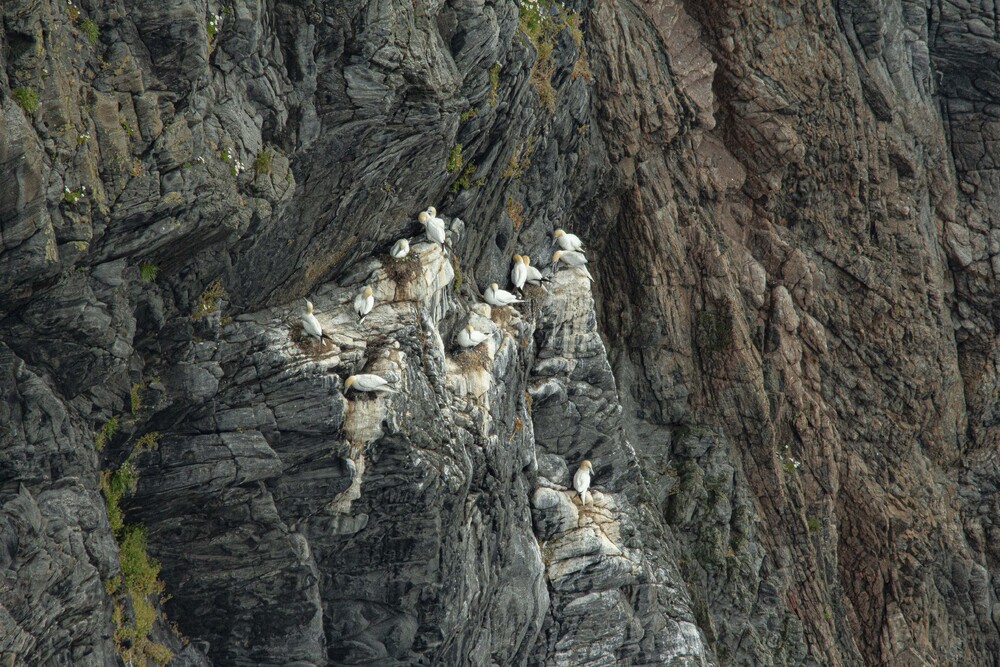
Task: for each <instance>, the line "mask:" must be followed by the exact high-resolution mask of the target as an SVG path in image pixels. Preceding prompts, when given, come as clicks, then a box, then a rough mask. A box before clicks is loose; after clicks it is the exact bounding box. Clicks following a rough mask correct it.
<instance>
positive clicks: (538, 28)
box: [519, 0, 590, 112]
mask: <svg viewBox="0 0 1000 667" xmlns="http://www.w3.org/2000/svg"><path fill="white" fill-rule="evenodd" d="M519 23H520V26H521V32H523V33H524V35H525V36H526V37H527V38H528V41H530V42H531V45H532V46H534V47H535V53H536V54H537V58H536V59H535V64H534V65H533V66H532V67H531V83H532V84H533V85H534V86H535V90H536V91H537V92H538V97H539V99H540V100H541V102H542V104H543V105H544V106H545V108H546V109H548V110H549V112H554V111H555V109H556V91H555V88H553V87H552V75H553V74H555V59H554V58H553V57H552V51H553V49H555V45H556V38H557V37H558V35H559V33H560V32H562V31H563V30H569V32H570V36H571V37H572V38H573V41H574V42H575V43H576V45H577V48H578V49H579V50H580V58H579V59H578V61H577V64H576V65H575V66H574V68H573V70H574V72H575V73H576V76H586V77H588V80H589V77H590V67H589V65H588V64H587V63H586V52H585V51H584V49H583V31H582V30H581V28H580V16H579V14H576V13H575V12H571V11H569V10H567V9H564V8H562V7H561V6H560V5H559V4H558V3H557V2H553V0H538V2H537V3H524V4H522V5H521V9H520V15H519ZM579 60H584V63H583V64H582V65H580V64H579ZM574 78H575V77H574Z"/></svg>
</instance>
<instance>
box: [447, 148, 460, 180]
mask: <svg viewBox="0 0 1000 667" xmlns="http://www.w3.org/2000/svg"><path fill="white" fill-rule="evenodd" d="M446 168H447V169H448V173H450V174H454V173H457V172H458V170H459V169H461V168H462V144H455V145H454V146H452V148H451V152H450V153H448V165H447V167H446Z"/></svg>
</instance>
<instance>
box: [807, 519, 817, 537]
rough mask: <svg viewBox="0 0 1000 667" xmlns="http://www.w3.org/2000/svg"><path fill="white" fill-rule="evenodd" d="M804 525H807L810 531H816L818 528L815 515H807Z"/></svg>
mask: <svg viewBox="0 0 1000 667" xmlns="http://www.w3.org/2000/svg"><path fill="white" fill-rule="evenodd" d="M806 526H808V528H809V532H810V533H818V532H819V529H820V525H819V519H816V518H815V517H809V518H808V519H807V520H806Z"/></svg>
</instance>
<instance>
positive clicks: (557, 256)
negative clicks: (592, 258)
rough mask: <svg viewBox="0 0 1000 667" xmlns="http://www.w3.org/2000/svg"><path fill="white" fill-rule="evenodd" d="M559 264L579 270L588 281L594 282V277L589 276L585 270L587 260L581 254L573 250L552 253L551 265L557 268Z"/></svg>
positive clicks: (588, 272)
mask: <svg viewBox="0 0 1000 667" xmlns="http://www.w3.org/2000/svg"><path fill="white" fill-rule="evenodd" d="M559 262H562V263H563V264H565V265H566V266H572V267H574V268H577V269H580V270H582V271H583V273H584V274H586V276H587V277H588V278H590V281H591V282H593V281H594V277H593V276H591V275H590V271H588V270H587V258H586V257H585V256H584V254H583V253H582V252H575V251H573V250H556V251H555V252H554V253H552V263H553V264H555V265H556V268H559Z"/></svg>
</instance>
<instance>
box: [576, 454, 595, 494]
mask: <svg viewBox="0 0 1000 667" xmlns="http://www.w3.org/2000/svg"><path fill="white" fill-rule="evenodd" d="M593 471H594V467H593V465H591V463H590V461H586V460H585V461H583V462H581V463H580V467H579V468H577V470H576V474H575V475H573V488H574V489H576V492H577V493H579V494H580V502H582V503H583V504H584V505H586V504H587V503H588V502H589V501H590V499H591V496H590V476H591V475H592V474H593Z"/></svg>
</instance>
